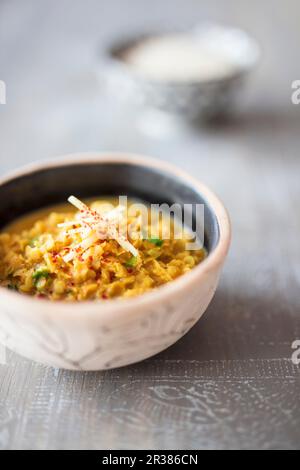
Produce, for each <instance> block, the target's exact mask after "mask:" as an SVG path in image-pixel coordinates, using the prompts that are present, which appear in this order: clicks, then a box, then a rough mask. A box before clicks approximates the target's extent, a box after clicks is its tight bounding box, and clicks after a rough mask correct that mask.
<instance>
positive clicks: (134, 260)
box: [125, 256, 137, 268]
mask: <svg viewBox="0 0 300 470" xmlns="http://www.w3.org/2000/svg"><path fill="white" fill-rule="evenodd" d="M136 263H137V257H136V256H132V257H131V258H130V259H129V260H128V261H126V263H125V266H126V267H127V268H134V266H136Z"/></svg>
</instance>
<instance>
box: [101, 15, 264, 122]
mask: <svg viewBox="0 0 300 470" xmlns="http://www.w3.org/2000/svg"><path fill="white" fill-rule="evenodd" d="M167 32H168V31H157V32H155V33H147V34H141V35H136V36H134V37H131V38H129V39H123V40H119V41H116V42H115V43H112V44H111V45H107V46H106V47H105V48H103V49H104V50H102V51H101V61H100V67H99V75H100V76H101V79H103V77H104V76H105V78H106V83H107V85H108V89H109V90H110V92H111V94H112V95H113V96H114V97H115V96H119V98H121V99H123V100H124V101H127V102H130V103H135V104H136V105H138V106H139V107H141V108H144V109H146V110H148V111H149V110H152V111H153V110H155V111H158V112H160V113H165V114H166V115H169V116H170V117H171V116H173V117H177V118H178V117H180V118H183V119H187V120H194V119H199V118H204V119H208V118H212V117H216V116H218V115H219V114H224V113H228V111H229V110H230V109H231V108H232V106H233V104H234V102H235V101H236V98H237V97H238V96H239V92H240V91H241V90H242V89H243V85H244V84H245V82H246V80H247V78H248V75H249V72H250V71H251V70H252V69H253V68H254V67H255V65H256V64H257V62H258V60H259V58H260V48H259V46H258V44H257V42H256V41H255V40H254V39H253V38H252V37H251V36H249V35H248V34H247V33H246V32H245V31H243V30H241V29H238V28H232V27H227V26H222V25H218V24H214V23H208V24H203V25H199V26H198V27H196V28H194V29H193V30H190V31H188V34H190V35H192V36H195V38H196V40H197V38H199V37H201V35H207V36H209V38H211V42H212V46H211V47H213V48H215V49H217V50H218V52H223V53H224V54H225V55H227V56H229V57H230V58H231V60H232V61H233V62H234V64H235V67H234V69H233V70H232V73H230V74H228V73H225V74H224V75H222V74H220V75H218V76H216V77H214V78H211V79H206V80H203V79H202V80H201V79H199V80H198V81H177V82H176V81H167V80H166V81H164V80H155V79H150V78H148V77H146V76H145V75H141V74H140V73H137V72H136V71H135V69H134V68H133V67H131V66H129V65H127V64H126V62H124V60H123V59H122V56H123V54H124V52H125V51H126V50H128V49H129V48H130V47H132V46H134V45H135V44H137V43H138V42H140V41H141V40H143V39H145V38H149V37H153V36H155V35H158V34H159V35H161V34H165V33H167ZM169 32H174V31H169ZM185 32H187V31H185Z"/></svg>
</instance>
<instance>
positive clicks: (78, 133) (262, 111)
mask: <svg viewBox="0 0 300 470" xmlns="http://www.w3.org/2000/svg"><path fill="white" fill-rule="evenodd" d="M298 19H299V5H298V2H297V0H288V1H287V2H285V5H284V7H283V4H282V2H281V1H280V0H272V1H271V0H264V1H262V2H261V1H259V0H254V1H253V2H251V3H249V2H248V1H246V0H226V1H222V0H218V1H215V0H210V1H199V0H163V1H161V0H152V1H151V3H149V2H148V1H147V0H110V1H104V0H86V1H80V0H75V1H74V0H73V1H72V0H61V1H59V2H53V1H50V0H40V1H36V0H27V1H26V2H22V1H18V0H1V1H0V43H1V49H0V73H1V77H0V78H1V79H2V80H4V81H5V82H6V85H7V105H6V106H1V108H0V133H1V138H0V151H1V157H0V158H1V162H0V165H1V166H0V169H1V171H4V170H7V169H9V168H11V167H12V166H15V165H19V164H23V163H26V162H28V161H31V160H37V159H41V158H46V157H50V156H54V155H60V154H64V153H68V152H77V151H81V150H85V151H86V150H99V149H109V150H123V151H127V150H128V151H134V152H142V153H148V154H153V155H156V156H158V157H160V156H163V157H164V158H167V159H170V160H172V158H173V157H172V156H173V155H174V153H176V154H177V155H180V154H181V155H182V156H183V155H184V154H185V153H186V152H187V147H186V141H184V140H182V139H178V138H177V139H176V138H174V136H172V139H170V140H169V141H168V140H167V139H164V141H163V142H160V143H159V144H158V142H157V141H156V140H154V141H153V140H152V139H151V138H146V136H145V135H141V133H140V132H138V130H137V129H136V128H135V127H134V126H132V119H131V118H130V113H131V112H132V110H130V108H129V109H126V110H124V109H123V108H121V107H120V105H119V104H118V103H117V102H116V100H113V99H111V97H108V96H107V94H106V93H105V92H104V87H103V85H102V83H101V80H99V74H100V75H101V65H100V62H99V50H101V49H103V48H104V47H105V45H106V44H107V43H108V42H110V41H113V40H115V39H120V38H122V37H123V36H124V37H126V36H127V35H128V34H134V33H135V32H142V31H143V30H147V31H148V30H150V31H151V29H152V28H153V29H154V30H157V29H160V28H161V29H164V28H169V29H172V28H190V27H193V26H194V25H195V24H197V23H201V21H203V20H204V21H207V20H211V21H214V22H221V23H223V24H225V25H230V26H238V27H241V28H244V29H245V30H246V31H247V32H249V33H250V35H252V36H253V37H254V38H255V39H256V40H257V41H258V42H259V44H260V45H261V47H262V59H261V62H260V65H259V67H258V68H257V70H256V71H255V72H254V73H252V75H251V77H250V80H251V86H250V84H248V87H247V89H245V93H244V94H243V95H242V96H241V97H240V100H239V103H238V112H239V113H240V116H239V117H238V125H237V127H235V126H234V124H232V126H233V128H234V129H233V131H234V133H235V134H236V133H238V134H239V136H240V135H241V131H242V130H241V127H242V126H247V127H248V128H250V129H252V131H253V133H254V132H256V131H257V132H258V134H259V135H258V136H257V138H259V136H261V134H262V132H268V130H269V127H270V126H272V125H276V122H277V119H278V118H279V116H278V115H280V116H282V115H283V114H284V113H289V114H290V113H291V112H292V111H293V109H292V107H291V105H290V103H291V101H290V95H291V82H292V80H294V79H296V78H297V73H298V71H299V65H298V63H297V60H296V57H297V44H298V43H299V27H298ZM224 132H228V129H226V130H225V129H217V128H214V129H212V128H210V129H205V130H203V129H197V132H191V133H190V135H189V148H188V152H189V155H190V156H191V157H193V159H191V160H190V165H193V163H194V162H195V160H198V159H199V158H200V156H201V157H202V158H204V160H205V159H206V157H209V161H210V163H212V160H211V157H212V155H214V158H218V154H220V157H221V159H222V162H224V161H226V156H227V158H229V160H230V159H232V158H233V155H235V154H236V152H237V151H238V152H240V151H241V150H242V152H244V151H245V149H240V148H239V143H238V141H237V140H236V139H235V141H233V139H230V141H229V140H227V139H226V138H224V139H223V140H222V150H221V152H219V148H218V145H219V144H220V136H221V135H222V133H224ZM235 137H236V135H235ZM208 154H210V155H209V156H208ZM216 154H217V156H216ZM221 154H222V155H221ZM185 162H186V160H185V159H184V158H182V164H183V166H184V165H185ZM227 163H228V160H227ZM190 165H189V166H190ZM189 169H191V168H189ZM203 170H204V168H203Z"/></svg>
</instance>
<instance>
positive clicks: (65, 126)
mask: <svg viewBox="0 0 300 470" xmlns="http://www.w3.org/2000/svg"><path fill="white" fill-rule="evenodd" d="M120 3H122V11H124V12H125V13H126V14H125V13H124V14H121V11H120ZM71 4H72V6H71ZM146 8H147V6H146V1H141V0H130V1H129V0H128V1H127V0H122V2H121V1H119V2H118V1H117V0H111V1H110V2H104V1H94V0H90V1H88V2H73V1H72V2H71V1H70V0H62V1H60V2H50V1H47V0H46V1H43V2H38V1H37V0H35V1H34V0H28V1H27V2H21V1H17V0H12V1H11V0H10V1H7V0H6V1H5V0H4V1H2V2H0V44H1V49H0V64H1V68H0V75H1V76H0V79H2V80H5V81H6V84H7V105H5V106H0V171H1V173H3V172H4V171H6V170H8V169H11V168H14V167H17V166H19V165H21V164H24V163H27V162H29V161H31V160H36V159H41V158H46V157H49V156H52V155H58V154H62V153H66V152H73V151H80V150H103V149H105V148H107V149H111V150H124V151H134V152H140V153H146V154H150V155H151V154H152V155H154V156H155V155H156V156H158V157H160V158H164V159H166V160H168V161H171V162H174V163H177V164H178V165H180V166H181V167H182V168H184V169H186V170H187V171H190V172H191V173H193V175H195V176H197V177H198V178H199V179H201V180H202V181H204V182H205V183H207V184H209V185H210V186H211V187H212V188H213V189H214V190H215V191H216V192H217V193H218V194H219V195H220V197H221V198H222V199H223V200H224V202H225V204H226V205H227V207H228V209H229V212H230V214H231V217H232V222H233V244H232V250H231V253H230V256H229V259H228V262H227V265H226V267H225V270H224V273H223V277H222V281H221V284H220V287H219V289H218V291H217V294H216V297H215V298H214V300H213V302H212V304H211V305H210V307H209V309H208V310H207V312H206V314H205V316H204V318H203V319H202V320H201V321H200V322H199V323H198V324H197V325H196V326H195V327H194V328H193V330H192V331H191V332H190V333H189V334H188V335H186V336H185V337H184V338H183V339H182V340H181V341H180V342H179V343H177V344H176V345H175V346H173V347H172V348H170V349H169V350H167V351H165V352H164V353H162V354H160V355H159V356H157V357H155V358H153V359H150V360H148V361H146V362H144V363H141V364H138V365H135V366H132V367H128V368H124V369H120V370H115V371H111V372H105V373H72V372H66V371H58V370H55V369H51V368H46V367H43V366H41V365H38V364H34V363H31V362H30V361H27V360H25V359H23V358H20V357H19V356H17V355H15V354H13V353H8V362H7V365H3V366H0V448H1V449H15V448H18V449H30V448H34V449H46V448H49V449H66V448H74V449H75V448H78V449H83V448H89V449H109V448H110V449H128V448H152V449H160V448H163V449H168V448H178V449H180V448H188V449H195V448H206V449H210V448H218V449H231V448H241V449H246V448H256V447H259V448H264V449H273V448H275V449H277V448H285V449H290V448H293V449H295V448H299V446H300V431H299V429H300V406H299V405H300V376H299V373H300V366H298V367H297V366H293V364H292V362H291V354H292V350H291V344H292V342H293V341H294V340H295V339H300V296H299V292H300V249H299V236H298V234H299V233H300V209H299V200H300V184H299V174H300V160H299V133H300V106H298V107H297V106H293V105H292V104H291V100H290V96H291V82H292V81H293V80H295V79H299V78H300V77H299V60H298V58H299V53H298V51H297V45H298V44H299V40H300V32H299V28H298V18H299V13H300V5H299V2H297V1H296V0H288V1H287V2H285V3H284V4H283V2H281V1H279V0H272V1H271V0H270V1H269V0H264V1H263V2H261V1H258V0H255V1H253V2H251V4H250V3H249V2H246V1H240V0H236V1H235V0H226V2H225V1H224V2H220V1H216V0H210V1H209V2H194V1H192V0H165V1H164V2H163V6H162V2H160V1H159V0H153V1H152V3H151V11H150V10H149V15H148V14H147V25H148V26H149V27H151V25H153V24H156V23H160V24H164V23H165V22H166V21H167V20H168V21H170V18H173V23H174V25H176V24H177V25H178V24H179V25H189V24H192V23H193V22H194V18H198V19H199V20H201V19H203V18H209V19H215V20H220V21H222V22H225V23H233V24H237V25H240V26H242V27H245V28H246V29H247V30H248V31H250V32H252V34H254V35H255V36H256V37H257V38H258V40H260V42H261V43H262V44H263V49H264V60H263V62H262V64H261V66H260V68H259V69H258V70H257V72H256V73H255V74H254V75H253V76H252V79H251V86H249V88H248V91H246V92H245V94H244V95H243V96H242V97H241V100H240V103H239V111H238V113H237V115H236V116H235V117H234V118H232V119H231V120H228V121H227V122H219V123H215V124H214V125H211V126H207V127H199V128H198V127H195V129H191V130H190V131H186V132H184V133H182V134H180V135H178V134H176V135H173V136H171V137H169V138H167V137H166V138H165V139H162V140H155V139H151V138H150V137H145V136H143V135H142V134H141V133H139V131H138V130H137V128H136V126H135V125H134V123H135V115H134V113H133V111H132V110H128V109H124V108H121V107H119V106H117V105H116V104H114V103H113V102H111V101H109V100H108V98H106V97H105V96H104V94H103V93H102V90H101V87H100V86H99V84H98V82H97V80H96V78H95V75H96V70H95V69H96V67H95V55H94V52H95V50H96V47H97V45H98V42H99V41H100V42H101V41H104V40H105V39H106V38H108V37H110V36H114V35H115V34H122V33H123V32H124V33H125V32H126V31H128V30H130V28H135V27H139V26H141V25H142V26H144V25H146V20H145V9H146ZM270 8H272V21H271V20H270V21H265V15H263V14H262V10H263V11H268V10H269V9H270ZM249 85H250V84H249ZM141 314H142V312H141Z"/></svg>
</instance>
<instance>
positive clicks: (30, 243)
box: [28, 237, 39, 248]
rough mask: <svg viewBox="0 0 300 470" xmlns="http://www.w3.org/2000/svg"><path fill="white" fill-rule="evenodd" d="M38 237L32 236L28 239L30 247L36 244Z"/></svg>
mask: <svg viewBox="0 0 300 470" xmlns="http://www.w3.org/2000/svg"><path fill="white" fill-rule="evenodd" d="M38 239H39V237H34V238H32V239H31V240H29V242H28V245H29V246H30V248H34V247H35V246H36V242H37V241H38Z"/></svg>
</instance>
